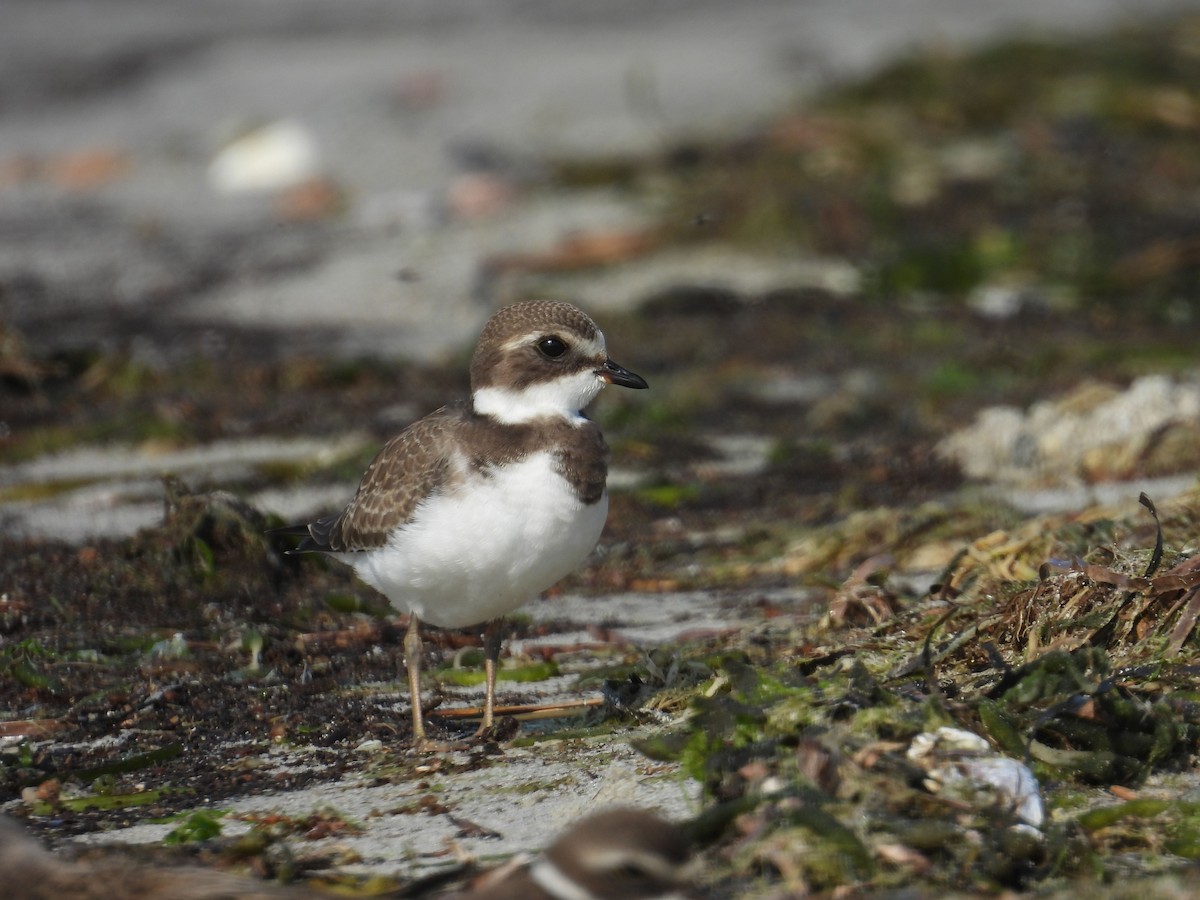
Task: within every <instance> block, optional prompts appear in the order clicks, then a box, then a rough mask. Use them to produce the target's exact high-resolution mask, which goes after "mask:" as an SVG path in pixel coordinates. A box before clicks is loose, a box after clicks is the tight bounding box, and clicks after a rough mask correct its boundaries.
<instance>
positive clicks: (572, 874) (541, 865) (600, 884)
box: [453, 809, 692, 900]
mask: <svg viewBox="0 0 1200 900" xmlns="http://www.w3.org/2000/svg"><path fill="white" fill-rule="evenodd" d="M690 857H691V847H690V845H689V842H688V839H687V837H686V836H685V835H684V833H683V832H682V831H681V830H680V829H679V828H677V827H676V826H674V825H672V824H671V823H670V822H667V821H666V820H665V819H662V818H660V817H659V816H657V815H655V814H654V813H651V812H647V811H645V810H641V809H612V810H608V811H606V812H601V813H597V814H595V815H593V816H589V817H588V818H586V819H582V820H580V821H579V822H578V823H576V824H575V825H574V826H572V827H571V828H570V829H568V830H567V831H566V833H565V834H563V836H562V837H560V838H559V839H558V840H557V841H555V842H554V843H553V844H551V845H550V847H549V848H548V849H547V850H546V851H545V852H544V853H543V854H542V855H541V856H539V857H536V858H534V859H533V860H521V859H518V860H516V861H514V862H513V863H510V864H506V865H504V866H501V867H499V868H498V869H494V870H493V871H491V872H488V873H486V874H485V875H484V876H483V877H482V878H481V879H480V880H479V881H478V882H477V883H476V884H475V885H474V886H473V887H472V888H471V889H470V890H467V891H464V892H463V893H461V894H457V895H455V897H454V898H453V900H638V898H653V897H658V898H667V897H682V896H684V895H683V894H682V893H680V892H681V891H682V890H684V889H686V886H687V883H688V880H689V877H690V875H691V868H692V866H691V865H690Z"/></svg>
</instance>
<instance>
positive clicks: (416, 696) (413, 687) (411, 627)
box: [404, 613, 426, 744]
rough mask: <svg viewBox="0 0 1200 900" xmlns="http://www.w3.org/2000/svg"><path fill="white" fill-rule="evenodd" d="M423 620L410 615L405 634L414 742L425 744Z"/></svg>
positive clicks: (405, 663)
mask: <svg viewBox="0 0 1200 900" xmlns="http://www.w3.org/2000/svg"><path fill="white" fill-rule="evenodd" d="M420 626H421V620H420V619H418V618H417V616H416V613H409V615H408V630H407V631H406V632H404V665H405V668H407V669H408V692H409V697H410V698H411V703H412V719H413V742H414V743H417V744H423V743H425V740H426V738H425V718H424V716H423V715H422V712H421V633H420Z"/></svg>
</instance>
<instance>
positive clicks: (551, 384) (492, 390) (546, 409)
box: [471, 369, 605, 425]
mask: <svg viewBox="0 0 1200 900" xmlns="http://www.w3.org/2000/svg"><path fill="white" fill-rule="evenodd" d="M604 384H605V382H604V381H603V380H602V379H601V378H600V376H599V375H597V374H596V373H595V371H593V370H591V369H585V370H584V371H582V372H576V373H575V374H573V375H564V376H563V377H561V378H556V379H554V380H553V381H542V382H539V383H537V384H531V385H529V386H528V387H524V388H521V389H520V390H512V389H511V388H505V387H485V388H480V389H479V390H477V391H476V392H475V394H474V396H473V397H472V398H471V400H472V404H473V405H474V407H475V412H477V413H479V415H481V416H490V417H491V418H493V419H495V420H496V421H498V422H503V423H505V424H506V425H518V424H521V423H523V422H531V421H533V420H534V419H542V418H545V417H546V416H561V417H562V418H564V419H566V420H567V421H569V422H579V421H582V420H583V415H582V412H581V411H582V410H583V408H584V407H585V406H587V405H588V404H589V403H591V402H592V401H593V400H594V399H596V395H597V394H599V393H600V391H601V389H603V387H604Z"/></svg>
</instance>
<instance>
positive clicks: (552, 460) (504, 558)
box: [280, 302, 647, 743]
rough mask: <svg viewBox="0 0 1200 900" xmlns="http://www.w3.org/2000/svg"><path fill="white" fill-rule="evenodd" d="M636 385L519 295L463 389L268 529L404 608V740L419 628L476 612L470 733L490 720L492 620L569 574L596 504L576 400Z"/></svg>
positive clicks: (595, 480) (587, 440) (569, 321)
mask: <svg viewBox="0 0 1200 900" xmlns="http://www.w3.org/2000/svg"><path fill="white" fill-rule="evenodd" d="M609 384H616V385H620V386H622V387H628V388H637V389H643V388H646V387H647V384H646V382H645V380H644V379H643V378H642V377H641V376H639V375H635V374H633V373H632V372H630V371H629V370H627V369H625V368H623V367H622V366H620V365H618V364H617V363H615V362H613V361H612V360H611V359H609V358H608V352H607V349H606V347H605V342H604V334H603V333H602V332H601V331H600V329H599V328H597V327H596V323H595V322H593V321H592V320H591V319H590V318H589V317H588V316H587V315H586V314H584V313H583V312H582V311H581V310H579V309H577V308H576V307H574V306H572V305H570V304H568V303H552V302H532V303H519V304H517V305H515V306H509V307H506V308H504V309H501V310H499V311H498V312H497V313H496V314H495V315H493V316H492V318H491V319H490V320H489V321H488V323H487V325H485V326H484V329H483V332H482V333H481V334H480V336H479V342H478V344H477V345H476V347H475V352H474V355H473V356H472V358H471V398H470V400H469V401H465V402H459V403H454V404H451V405H449V406H444V407H442V408H441V409H439V410H437V411H436V412H433V413H430V414H429V415H427V416H426V417H425V418H423V419H420V420H419V421H417V422H415V423H414V424H412V425H410V426H409V427H408V428H407V429H405V430H404V431H403V432H402V433H401V434H400V435H398V436H397V437H395V438H393V439H392V440H391V441H389V442H388V443H387V444H385V445H384V447H383V449H382V450H380V451H379V454H378V455H377V456H376V457H375V460H374V462H372V463H371V465H370V466H369V467H368V468H367V471H366V473H365V474H364V475H363V477H362V481H361V482H360V484H359V486H358V492H357V493H356V494H355V495H354V498H353V499H352V500H351V501H350V503H349V505H347V506H346V508H345V509H344V510H342V511H341V512H340V513H338V514H336V515H332V516H327V517H325V518H322V519H318V520H317V521H315V522H311V523H308V524H304V525H295V526H291V527H288V528H284V529H280V531H282V532H284V533H289V534H299V535H303V540H302V541H301V542H300V544H299V545H298V546H297V547H296V548H295V550H292V551H289V552H293V553H301V552H306V551H320V552H323V553H326V554H328V555H330V556H332V557H333V558H334V559H337V560H339V561H341V562H343V563H346V564H347V565H349V566H351V567H352V568H353V569H354V571H355V573H356V574H357V575H358V577H359V578H361V579H362V580H363V581H365V582H366V583H367V584H369V585H370V586H371V587H373V588H375V589H376V590H378V591H379V592H380V593H382V594H383V595H384V596H386V597H387V598H388V600H389V601H391V604H392V605H393V606H394V607H395V608H396V609H398V610H403V611H407V612H408V614H409V620H408V630H407V632H406V634H405V636H404V655H405V660H406V664H407V669H408V683H409V690H410V692H411V695H412V719H413V736H414V739H415V740H416V741H417V742H418V743H424V742H426V733H425V723H424V719H423V717H422V712H421V693H420V687H421V685H420V670H421V665H420V664H421V641H420V634H419V624H420V623H421V622H428V623H430V624H432V625H437V626H440V627H443V628H465V627H467V626H471V625H478V624H481V623H484V622H486V623H488V624H487V628H486V631H485V636H484V673H485V684H486V693H485V699H484V713H483V724H482V726H481V727H480V732H481V733H482V732H483V731H484V730H486V729H488V728H490V727H491V726H492V721H493V716H494V709H495V693H496V665H497V661H498V659H499V656H500V643H501V637H502V636H501V632H500V618H501V617H502V616H504V615H505V614H506V613H508V612H511V611H512V610H514V609H516V608H517V607H518V606H520V605H522V604H523V603H525V602H526V601H528V600H530V599H532V598H533V597H535V596H536V595H537V594H539V593H541V592H542V591H544V590H545V589H546V588H548V587H550V586H551V585H553V584H554V583H555V582H556V581H558V580H559V579H560V578H562V577H563V576H564V575H566V574H567V573H569V572H570V571H571V570H572V569H574V568H575V567H576V566H578V565H579V563H581V562H582V561H583V560H584V559H585V558H586V557H587V555H588V554H589V553H591V552H592V549H593V548H594V547H595V546H596V541H597V540H598V539H599V537H600V531H601V529H602V528H603V527H604V520H605V518H606V517H607V515H608V493H607V488H606V484H605V483H606V479H607V476H608V446H607V445H606V444H605V442H604V437H603V435H601V433H600V429H599V427H598V426H597V425H596V424H595V423H594V422H592V421H591V420H590V419H588V418H587V417H586V416H585V415H584V414H583V409H584V408H585V407H586V406H587V405H588V404H589V403H591V402H592V400H594V399H595V398H596V395H597V394H599V393H600V391H601V389H603V388H604V387H605V386H606V385H609Z"/></svg>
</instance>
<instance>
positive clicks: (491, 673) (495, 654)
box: [477, 619, 504, 734]
mask: <svg viewBox="0 0 1200 900" xmlns="http://www.w3.org/2000/svg"><path fill="white" fill-rule="evenodd" d="M503 628H504V620H503V619H492V621H490V622H488V624H487V628H486V629H485V630H484V632H483V683H484V695H483V724H482V725H480V726H479V731H478V732H477V733H479V734H482V733H483V732H485V731H487V730H488V729H489V728H491V727H492V723H493V721H494V720H495V712H496V666H497V665H498V664H499V661H500V645H501V643H502V642H503V639H504V632H503Z"/></svg>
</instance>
